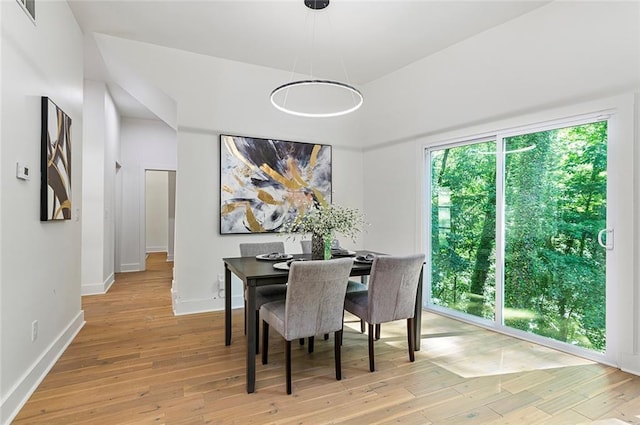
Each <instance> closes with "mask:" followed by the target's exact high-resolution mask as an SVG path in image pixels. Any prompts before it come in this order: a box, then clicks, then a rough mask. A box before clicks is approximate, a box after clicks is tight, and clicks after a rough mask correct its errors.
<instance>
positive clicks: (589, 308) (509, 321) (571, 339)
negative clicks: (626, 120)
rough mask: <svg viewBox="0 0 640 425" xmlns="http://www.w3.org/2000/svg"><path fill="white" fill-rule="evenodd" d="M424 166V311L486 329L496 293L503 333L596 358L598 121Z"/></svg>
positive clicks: (438, 157) (599, 332) (481, 146)
mask: <svg viewBox="0 0 640 425" xmlns="http://www.w3.org/2000/svg"><path fill="white" fill-rule="evenodd" d="M496 143H501V144H502V146H503V150H504V157H503V158H504V161H503V166H504V172H502V170H498V166H499V163H498V162H497V161H496V147H497V145H496ZM430 162H431V237H430V240H431V271H432V274H431V288H430V289H431V300H430V302H431V303H432V304H434V305H438V306H442V307H446V308H450V309H453V310H456V311H459V312H462V313H465V314H469V315H472V316H476V317H480V318H484V319H489V320H495V317H497V314H496V308H501V307H502V306H496V293H495V291H496V290H502V291H503V292H502V299H503V303H504V308H503V310H501V317H502V318H503V321H504V325H506V326H508V327H512V328H515V329H519V330H522V331H525V332H530V333H534V334H537V335H541V336H544V337H548V338H552V339H555V340H558V341H562V342H566V343H568V344H573V345H577V346H580V347H585V348H588V349H591V350H594V351H597V352H603V351H604V350H605V348H606V323H605V317H606V312H605V305H606V302H605V289H606V285H605V282H606V279H605V260H606V252H605V250H604V249H603V248H602V247H601V246H599V245H598V243H597V234H598V231H600V230H601V229H604V228H605V227H606V183H607V172H606V170H607V122H606V121H602V122H593V123H589V124H584V125H579V126H574V127H567V128H558V129H553V130H548V131H540V132H535V133H529V134H522V135H517V136H513V137H507V138H503V139H502V138H501V139H499V140H498V141H485V142H481V143H473V144H468V145H464V146H457V147H448V148H444V149H439V150H433V151H431V155H430ZM496 172H498V174H497V176H498V179H502V181H503V182H504V192H503V193H501V194H497V193H496V180H497V179H496ZM497 197H500V198H497ZM496 199H503V200H504V203H503V207H504V215H502V212H500V211H497V209H498V205H497V203H496ZM500 221H501V222H502V225H503V228H504V238H505V239H504V256H503V257H504V264H502V265H501V266H502V267H501V269H502V270H503V272H504V275H503V276H497V277H496V264H495V261H496V252H495V250H496V233H497V232H496V228H497V224H496V223H498V222H500ZM496 282H498V283H499V285H497V286H496Z"/></svg>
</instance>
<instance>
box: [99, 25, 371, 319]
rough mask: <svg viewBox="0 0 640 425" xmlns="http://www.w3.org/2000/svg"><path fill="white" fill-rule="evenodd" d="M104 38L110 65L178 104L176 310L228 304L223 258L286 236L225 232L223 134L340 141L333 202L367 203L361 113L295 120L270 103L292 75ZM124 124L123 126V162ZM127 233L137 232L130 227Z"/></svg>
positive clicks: (237, 294)
mask: <svg viewBox="0 0 640 425" xmlns="http://www.w3.org/2000/svg"><path fill="white" fill-rule="evenodd" d="M99 38H100V42H99V43H98V44H99V45H100V46H102V47H101V48H102V49H103V50H102V54H103V57H104V59H105V62H107V63H109V62H110V61H111V60H113V61H115V62H118V63H122V62H124V63H126V65H127V66H128V67H130V68H131V69H133V70H134V71H135V72H137V73H138V74H139V75H140V76H141V77H143V78H144V79H146V80H149V81H150V82H151V84H152V85H153V86H154V87H157V88H158V89H159V90H160V91H162V92H165V93H167V94H168V95H169V96H170V97H171V98H172V99H175V100H176V102H177V106H178V169H177V173H176V174H177V175H176V179H177V181H176V186H177V187H176V234H175V271H174V276H175V279H174V282H173V289H172V292H173V298H174V311H175V312H176V313H177V314H184V313H190V312H197V311H208V310H217V309H222V308H224V300H223V299H222V298H221V297H220V296H221V293H220V292H219V291H218V281H219V277H220V276H221V275H222V274H223V272H224V268H223V265H222V261H221V259H222V258H223V257H225V256H236V255H238V254H239V252H238V243H239V242H241V241H247V240H254V239H260V240H267V239H275V240H280V238H281V237H280V236H277V235H243V236H220V235H219V234H218V233H219V230H218V229H219V214H220V211H219V196H220V195H219V173H220V171H219V161H220V160H219V151H220V148H219V134H220V133H221V132H224V133H226V134H237V135H246V136H257V137H267V138H278V139H283V140H297V141H303V142H319V143H326V144H331V145H333V147H334V149H333V172H334V176H333V187H334V189H335V193H334V200H335V202H338V203H341V204H344V205H346V206H351V207H356V208H362V205H363V204H362V202H363V197H362V173H361V170H362V154H361V152H360V151H359V150H350V149H349V148H348V147H349V146H352V145H353V144H354V143H355V142H356V141H357V140H358V139H357V137H356V136H357V134H358V130H359V127H358V126H359V123H360V121H359V118H358V117H359V115H358V114H359V112H356V113H355V114H352V115H349V116H346V117H339V118H335V119H328V120H317V119H300V118H299V117H292V116H289V115H286V114H283V113H282V112H279V111H277V110H276V109H275V108H273V106H272V105H271V104H270V102H269V93H270V92H271V90H272V89H273V88H274V87H276V86H277V85H279V84H282V82H286V81H288V80H289V78H290V75H289V73H288V72H282V71H277V70H273V69H268V68H263V67H258V66H252V65H246V64H240V63H237V62H233V61H228V60H222V59H217V58H212V57H207V56H202V55H197V54H193V53H189V52H184V51H178V50H175V49H168V48H163V47H158V46H153V45H149V44H145V43H139V42H133V41H128V40H124V39H119V38H115V37H108V36H99ZM176 75H180V78H176ZM139 100H141V99H139ZM124 128H125V126H124V125H123V145H122V149H123V167H124V165H125V164H124V158H125V155H124V150H125V142H124ZM126 186H127V184H126V183H125V187H126ZM125 192H126V190H125ZM123 216H126V214H123ZM122 232H123V234H124V235H126V234H132V232H131V231H127V230H126V229H123V231H122ZM287 244H288V250H291V251H294V250H295V252H299V251H300V245H299V242H298V241H295V242H293V241H287ZM348 245H350V243H347V241H345V246H348ZM123 249H124V248H123ZM123 263H124V261H123ZM124 266H125V264H123V267H124ZM234 297H235V298H236V301H234V302H235V303H236V305H241V298H242V294H241V289H240V287H239V283H236V286H235V287H234Z"/></svg>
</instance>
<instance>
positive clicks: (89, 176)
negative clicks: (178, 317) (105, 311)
mask: <svg viewBox="0 0 640 425" xmlns="http://www.w3.org/2000/svg"><path fill="white" fill-rule="evenodd" d="M83 112H84V122H85V125H84V129H83V132H84V137H83V139H84V147H83V158H82V159H83V160H82V168H83V177H84V179H83V187H82V192H83V197H82V199H83V208H82V215H83V220H82V295H94V294H103V293H105V292H107V291H108V290H109V287H110V286H111V284H113V282H114V267H115V265H114V257H115V253H114V250H115V215H116V211H115V181H116V177H115V173H116V167H115V162H116V157H117V155H118V150H119V144H120V139H119V138H120V117H119V116H118V113H117V111H116V107H115V105H114V103H113V99H112V98H111V95H110V94H109V91H108V90H107V87H106V85H105V83H103V82H99V81H91V80H85V82H84V105H83Z"/></svg>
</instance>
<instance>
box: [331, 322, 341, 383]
mask: <svg viewBox="0 0 640 425" xmlns="http://www.w3.org/2000/svg"><path fill="white" fill-rule="evenodd" d="M341 345H342V329H341V330H339V331H336V332H335V334H334V336H333V351H334V357H335V361H336V379H337V380H338V381H339V380H341V379H342V349H341Z"/></svg>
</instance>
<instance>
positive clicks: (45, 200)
mask: <svg viewBox="0 0 640 425" xmlns="http://www.w3.org/2000/svg"><path fill="white" fill-rule="evenodd" d="M41 112H42V122H41V125H42V126H41V137H40V139H41V148H40V179H41V180H40V220H41V221H54V220H70V219H71V118H70V117H69V116H68V115H67V114H65V113H64V111H63V110H62V109H60V108H59V107H58V105H56V104H55V103H54V102H53V101H52V100H51V99H49V98H48V97H46V96H43V97H42V99H41Z"/></svg>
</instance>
